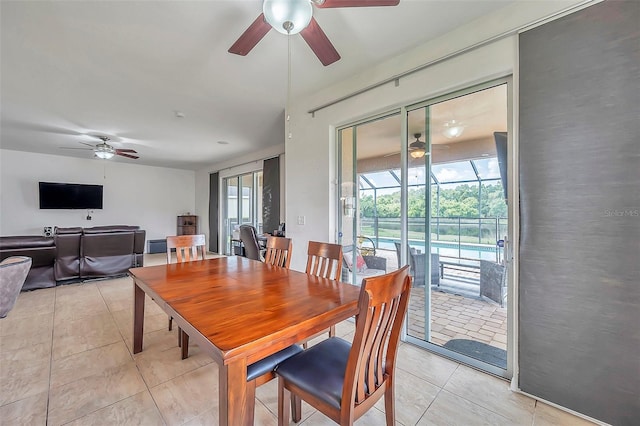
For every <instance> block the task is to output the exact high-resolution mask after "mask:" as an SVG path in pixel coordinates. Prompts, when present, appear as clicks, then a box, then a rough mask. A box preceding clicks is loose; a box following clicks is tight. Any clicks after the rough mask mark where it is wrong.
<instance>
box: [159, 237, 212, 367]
mask: <svg viewBox="0 0 640 426" xmlns="http://www.w3.org/2000/svg"><path fill="white" fill-rule="evenodd" d="M205 246H206V242H205V237H204V234H198V235H177V236H168V237H167V264H169V263H171V257H172V256H171V249H175V251H176V260H177V262H178V263H182V262H190V261H192V260H204V258H205ZM172 328H173V318H172V317H169V331H171V330H172ZM185 335H186V333H185V332H184V331H182V329H180V328H179V329H178V346H181V347H182V359H185V358H187V357H188V356H189V344H188V339H187V345H186V346H185V345H184V344H183V341H184V340H185V337H184V336H185Z"/></svg>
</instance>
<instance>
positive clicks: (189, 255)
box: [167, 234, 206, 263]
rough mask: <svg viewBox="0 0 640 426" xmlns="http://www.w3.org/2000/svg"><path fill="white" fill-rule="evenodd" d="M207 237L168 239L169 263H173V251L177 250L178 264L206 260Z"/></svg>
mask: <svg viewBox="0 0 640 426" xmlns="http://www.w3.org/2000/svg"><path fill="white" fill-rule="evenodd" d="M205 246H206V242H205V237H204V234H198V235H178V236H169V237H167V263H171V249H175V250H176V259H177V261H178V263H182V262H191V261H192V260H204V258H205Z"/></svg>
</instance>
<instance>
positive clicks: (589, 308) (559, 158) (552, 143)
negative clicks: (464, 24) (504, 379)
mask: <svg viewBox="0 0 640 426" xmlns="http://www.w3.org/2000/svg"><path fill="white" fill-rule="evenodd" d="M639 36H640V2H636V1H605V2H603V3H599V4H596V5H593V6H590V7H588V8H586V9H583V10H581V11H578V12H576V13H573V14H571V15H568V16H566V17H563V18H560V19H558V20H555V21H552V22H550V23H547V24H545V25H542V26H540V27H537V28H535V29H532V30H530V31H527V32H524V33H523V34H521V36H520V41H519V43H520V46H519V47H520V66H519V68H520V80H519V83H520V93H519V99H520V108H519V110H520V117H519V123H520V137H519V149H520V158H519V169H520V201H521V206H520V207H521V226H520V229H521V239H520V241H521V244H520V248H519V249H520V277H519V348H518V350H519V356H520V362H519V365H520V376H519V379H520V383H519V386H520V388H521V389H522V390H523V391H525V392H528V393H530V394H533V395H536V396H538V397H540V398H543V399H545V400H548V401H551V402H554V403H556V404H559V405H562V406H564V407H567V408H570V409H572V410H575V411H577V412H580V413H583V414H586V415H588V416H590V417H593V418H596V419H599V420H601V421H604V422H607V423H610V424H614V425H632V424H635V425H637V424H638V421H639V419H640V396H639V395H640V129H639V122H640V121H639V118H638V115H639V113H638V111H639V109H638V108H639V107H638V105H639V104H640V90H639V87H640V37H639Z"/></svg>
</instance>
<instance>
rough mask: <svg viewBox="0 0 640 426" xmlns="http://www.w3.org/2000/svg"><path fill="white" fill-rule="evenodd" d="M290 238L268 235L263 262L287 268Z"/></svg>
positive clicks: (289, 259) (290, 251)
mask: <svg viewBox="0 0 640 426" xmlns="http://www.w3.org/2000/svg"><path fill="white" fill-rule="evenodd" d="M291 254H292V244H291V238H284V237H268V238H267V251H266V253H265V255H264V263H268V264H270V265H274V266H280V267H282V268H287V269H289V265H290V264H291Z"/></svg>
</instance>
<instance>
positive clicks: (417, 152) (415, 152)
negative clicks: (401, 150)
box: [409, 133, 427, 158]
mask: <svg viewBox="0 0 640 426" xmlns="http://www.w3.org/2000/svg"><path fill="white" fill-rule="evenodd" d="M420 136H422V133H415V134H414V135H413V137H415V138H416V140H415V141H413V142H411V144H410V145H409V155H410V156H411V157H412V158H422V157H424V156H425V154H426V153H427V150H426V148H427V144H425V143H424V142H422V141H421V140H420Z"/></svg>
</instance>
